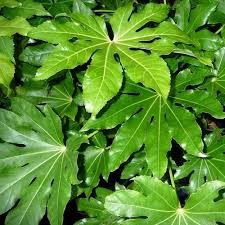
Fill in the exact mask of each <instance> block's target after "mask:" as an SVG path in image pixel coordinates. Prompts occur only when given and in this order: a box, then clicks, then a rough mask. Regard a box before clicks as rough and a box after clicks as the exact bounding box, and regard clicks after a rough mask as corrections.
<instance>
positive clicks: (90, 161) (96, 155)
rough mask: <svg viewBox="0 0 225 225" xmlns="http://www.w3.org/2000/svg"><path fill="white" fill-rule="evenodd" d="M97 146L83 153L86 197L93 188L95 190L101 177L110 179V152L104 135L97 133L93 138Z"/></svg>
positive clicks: (90, 147)
mask: <svg viewBox="0 0 225 225" xmlns="http://www.w3.org/2000/svg"><path fill="white" fill-rule="evenodd" d="M93 140H94V143H96V146H89V147H88V148H87V149H86V150H85V151H84V153H83V155H84V162H85V163H84V166H85V185H87V186H88V187H86V188H84V191H85V193H86V195H88V196H89V195H90V194H91V191H92V189H93V188H95V187H96V186H97V185H98V183H99V181H100V178H99V177H100V175H102V176H103V177H104V179H105V180H107V177H108V160H109V159H108V158H109V152H108V150H107V149H106V139H105V136H104V135H103V134H102V133H97V135H95V136H94V137H93Z"/></svg>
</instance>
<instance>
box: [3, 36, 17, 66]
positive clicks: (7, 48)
mask: <svg viewBox="0 0 225 225" xmlns="http://www.w3.org/2000/svg"><path fill="white" fill-rule="evenodd" d="M0 52H1V53H3V54H4V55H6V56H7V57H8V58H9V59H10V60H11V61H12V62H13V63H15V59H14V42H13V39H12V37H0Z"/></svg>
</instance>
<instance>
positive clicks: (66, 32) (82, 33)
mask: <svg viewBox="0 0 225 225" xmlns="http://www.w3.org/2000/svg"><path fill="white" fill-rule="evenodd" d="M132 11H133V7H132V5H131V4H128V5H127V6H125V7H123V8H119V9H118V10H117V11H116V12H115V14H114V15H113V16H112V18H111V19H110V24H111V27H112V31H113V34H112V35H108V32H107V29H106V24H105V21H104V20H103V19H102V18H100V17H97V16H87V15H83V14H72V15H71V19H72V21H71V22H66V23H58V22H55V21H54V22H51V21H47V22H45V23H43V24H41V25H39V26H38V27H37V28H34V29H33V30H32V31H31V32H30V33H29V36H30V37H32V38H36V39H41V40H44V41H49V42H52V43H64V42H65V41H66V40H70V39H72V38H73V37H76V38H78V39H79V41H77V42H75V43H74V44H70V45H66V47H65V44H63V46H62V45H60V46H59V47H56V50H55V51H53V52H52V54H50V55H49V57H48V59H47V60H46V61H45V62H44V64H43V66H42V68H40V69H39V70H38V72H37V79H47V78H49V77H51V76H52V75H54V74H55V73H57V72H59V71H61V70H63V69H72V68H74V67H76V66H78V65H80V64H83V63H85V62H86V61H87V60H88V59H89V58H90V57H91V59H92V61H91V64H90V65H89V67H88V70H87V72H86V74H85V76H84V85H83V91H84V102H85V106H86V109H87V111H88V112H90V113H92V114H93V116H95V115H96V114H97V113H98V112H99V111H100V110H101V109H102V108H103V107H104V105H105V104H106V103H107V102H108V101H109V100H110V99H111V98H112V97H113V96H115V95H116V94H117V93H118V91H119V89H120V87H121V84H122V68H121V65H120V63H119V62H118V57H116V59H115V54H117V55H119V58H120V62H121V64H122V66H123V69H125V71H126V72H127V75H128V76H129V77H130V78H131V79H132V80H133V81H135V82H141V83H143V84H144V85H145V86H147V87H150V88H153V89H155V90H156V91H157V92H159V93H160V94H161V95H162V96H163V97H164V98H167V96H168V93H169V90H170V73H169V69H168V68H167V65H166V63H165V62H164V61H163V59H162V58H160V57H159V56H157V55H156V54H150V55H148V54H146V53H145V52H144V51H143V49H148V50H152V51H153V52H154V53H159V54H163V53H164V54H169V53H170V52H172V51H173V49H174V43H175V42H182V43H186V44H193V43H192V41H191V39H190V38H189V37H188V36H187V35H185V34H184V33H183V32H182V31H181V30H179V28H177V27H176V26H175V25H173V24H172V23H170V22H163V23H161V24H159V26H157V27H156V28H151V29H150V28H149V27H147V28H144V29H142V28H143V26H144V25H145V24H147V23H149V22H155V23H160V22H161V21H163V20H165V18H166V17H167V13H168V7H167V6H166V5H165V4H154V3H149V4H146V6H145V7H144V9H143V10H141V11H140V12H138V13H132ZM119 21H120V22H119ZM137 31H138V32H137ZM109 32H110V31H109ZM111 36H113V37H111ZM154 39H157V40H156V41H154ZM149 41H151V42H153V43H148V42H149ZM133 48H135V49H133ZM136 49H139V51H135V50H136ZM162 49H164V50H162ZM93 54H94V55H93ZM131 60H132V61H131ZM133 68H135V69H133ZM143 71H144V72H143ZM96 86H98V90H97V91H96Z"/></svg>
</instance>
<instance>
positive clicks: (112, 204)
mask: <svg viewBox="0 0 225 225" xmlns="http://www.w3.org/2000/svg"><path fill="white" fill-rule="evenodd" d="M224 187H225V183H224V182H220V181H214V182H209V183H207V184H205V185H203V186H201V187H200V188H199V189H198V190H197V191H196V192H195V193H193V194H192V195H191V196H190V197H189V199H188V200H187V201H186V204H185V206H184V207H181V206H180V204H179V200H178V198H177V195H176V192H175V190H174V189H173V188H172V187H171V186H169V185H168V184H165V183H163V182H161V181H160V180H158V179H156V178H151V177H145V176H140V177H136V178H134V185H133V189H134V190H121V191H117V192H115V193H113V194H111V195H109V196H107V197H106V201H105V208H106V209H107V210H108V211H109V212H110V213H111V214H113V215H116V216H120V217H122V218H124V219H126V220H125V221H124V222H122V224H124V225H125V224H126V225H136V224H140V225H142V224H143V225H144V224H147V225H148V224H149V225H156V224H162V225H168V224H173V225H187V224H188V225H196V224H199V225H200V224H207V225H216V224H217V223H216V222H223V223H224V222H225V217H224V210H225V201H224V199H222V200H219V201H214V199H215V198H216V197H217V196H218V195H219V193H218V192H219V190H221V189H224Z"/></svg>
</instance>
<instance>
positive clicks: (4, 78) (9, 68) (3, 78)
mask: <svg viewBox="0 0 225 225" xmlns="http://www.w3.org/2000/svg"><path fill="white" fill-rule="evenodd" d="M14 73H15V67H14V64H13V63H12V62H11V61H10V59H9V58H8V57H7V56H6V55H4V54H2V53H0V84H2V85H3V86H5V87H6V88H7V89H9V85H10V83H11V81H12V79H13V76H14Z"/></svg>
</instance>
